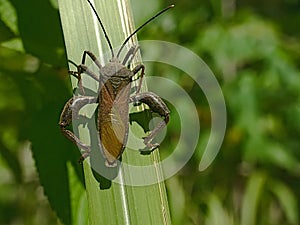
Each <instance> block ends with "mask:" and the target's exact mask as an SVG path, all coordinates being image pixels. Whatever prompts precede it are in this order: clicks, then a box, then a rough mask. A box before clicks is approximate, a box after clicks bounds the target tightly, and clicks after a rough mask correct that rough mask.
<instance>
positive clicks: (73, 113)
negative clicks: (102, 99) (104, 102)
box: [58, 96, 97, 161]
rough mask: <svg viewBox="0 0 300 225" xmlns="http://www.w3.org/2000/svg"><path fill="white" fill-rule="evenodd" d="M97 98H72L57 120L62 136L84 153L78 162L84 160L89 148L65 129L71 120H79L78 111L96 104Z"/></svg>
mask: <svg viewBox="0 0 300 225" xmlns="http://www.w3.org/2000/svg"><path fill="white" fill-rule="evenodd" d="M96 102H97V97H92V96H74V97H72V98H71V99H70V100H69V101H67V103H66V104H65V106H64V108H63V110H62V112H61V115H60V119H59V123H58V124H59V126H60V130H61V132H62V134H63V135H64V136H65V137H66V138H67V139H69V140H70V141H72V142H73V143H74V144H76V145H77V146H78V147H79V148H81V149H83V150H84V151H85V152H84V153H83V154H82V157H81V158H80V161H82V160H83V159H84V158H86V157H87V156H88V154H89V152H90V146H88V145H86V144H84V143H82V141H81V140H80V139H79V138H78V137H77V136H76V135H75V134H74V133H73V132H72V131H70V130H68V129H67V127H68V126H70V125H71V123H72V119H79V110H80V109H81V108H82V107H83V106H85V105H87V104H91V103H96Z"/></svg>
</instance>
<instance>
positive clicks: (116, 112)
mask: <svg viewBox="0 0 300 225" xmlns="http://www.w3.org/2000/svg"><path fill="white" fill-rule="evenodd" d="M87 1H88V3H89V4H90V6H91V8H92V10H93V11H94V13H95V15H96V16H97V18H98V21H99V23H100V26H101V28H102V31H103V33H104V35H105V38H106V41H107V43H108V45H109V48H110V51H111V56H112V57H111V59H110V61H109V63H107V64H106V65H104V66H102V65H101V64H100V62H99V60H98V59H97V57H96V56H95V55H94V54H93V53H92V52H90V51H84V53H83V57H82V62H81V64H80V65H76V64H75V63H73V62H72V61H70V62H71V63H72V64H74V65H75V66H76V67H77V71H71V72H70V74H71V75H73V76H75V77H76V78H77V79H78V86H79V90H80V93H81V94H82V96H74V97H72V98H71V99H70V100H69V101H68V102H67V103H66V104H65V106H64V108H63V111H62V113H61V116H60V120H59V125H60V129H61V131H62V133H63V134H64V136H66V137H67V138H68V139H69V140H71V141H72V142H73V143H75V144H76V145H77V146H78V147H80V148H81V149H83V150H84V153H83V154H82V157H81V160H83V159H84V158H86V157H87V156H88V155H89V153H90V151H91V147H90V146H88V145H86V144H84V143H82V141H81V140H80V139H79V138H78V137H77V136H76V135H75V134H74V133H73V132H71V131H70V130H68V129H67V127H68V126H69V125H70V124H71V122H72V118H73V119H76V117H77V116H78V112H79V110H80V109H81V108H82V107H83V106H85V105H87V104H91V103H98V116H97V129H98V136H99V148H100V150H101V152H102V155H103V157H104V158H105V159H106V162H105V165H106V166H107V167H115V166H116V165H117V160H118V159H119V158H120V157H121V155H122V153H123V151H124V149H125V146H126V143H127V138H128V129H129V104H130V103H133V104H134V105H139V104H141V103H145V104H147V105H148V106H149V108H150V109H151V111H152V112H154V113H158V114H159V115H160V116H161V117H163V118H164V120H163V121H161V122H160V123H158V124H157V125H156V127H155V128H154V129H153V130H152V131H151V132H150V134H149V135H148V136H147V137H145V138H144V144H145V145H146V146H147V148H148V150H147V151H148V152H151V151H153V150H155V149H156V148H157V147H158V146H159V144H158V143H152V141H153V138H154V137H155V136H156V134H157V133H158V132H159V131H160V130H161V129H163V128H164V127H165V126H166V124H167V123H168V121H169V114H170V111H169V109H168V107H167V106H166V104H165V103H164V102H163V101H162V99H161V98H160V97H159V96H158V95H156V94H154V93H152V92H144V93H140V88H141V84H142V78H143V76H144V71H145V66H144V65H142V64H139V65H137V66H136V67H135V68H133V69H132V70H130V69H129V68H130V63H131V61H132V59H133V58H134V56H135V54H136V52H137V51H138V49H139V47H138V46H132V47H131V48H130V49H129V51H128V52H127V54H126V55H125V57H124V59H123V61H122V62H121V61H120V59H119V56H120V53H121V51H122V49H123V48H124V47H125V45H126V43H127V42H128V41H129V39H130V38H131V37H132V36H133V35H135V34H136V33H137V32H138V31H139V30H140V29H141V28H143V27H144V26H145V25H146V24H147V23H149V22H150V21H152V20H153V19H154V18H155V17H157V16H159V15H160V14H162V13H164V12H165V11H167V10H168V9H170V8H172V7H174V5H171V6H169V7H167V8H165V9H163V10H162V11H160V12H158V13H157V14H156V15H155V16H153V17H152V18H150V19H149V20H147V21H146V22H145V23H144V24H142V25H141V26H140V27H139V28H137V29H136V30H135V31H134V32H133V33H132V34H130V35H129V36H128V37H127V38H126V40H125V41H124V43H123V44H122V46H121V47H120V49H119V51H118V53H117V55H116V56H115V54H114V51H113V48H112V45H111V42H110V40H109V38H108V36H107V33H106V31H105V29H104V26H103V24H102V22H101V19H100V17H99V16H98V14H97V12H96V9H95V8H94V6H93V5H92V3H91V2H90V1H89V0H87ZM87 56H89V57H90V58H91V59H92V60H93V62H94V63H95V64H96V66H97V68H98V69H99V74H100V75H99V76H98V75H97V74H96V73H94V72H93V71H92V70H90V69H89V68H88V67H87V66H86V65H85V60H86V57H87ZM126 65H127V66H126ZM139 71H141V73H140V75H139V78H140V80H139V84H138V86H137V89H136V92H135V94H134V95H133V96H131V97H130V90H131V83H132V81H133V77H134V76H135V75H136V74H137V73H138V72H139ZM82 73H85V74H87V75H88V76H91V77H92V78H93V79H95V80H96V81H97V82H99V90H98V96H96V97H95V96H86V95H84V89H83V86H82V82H81V74H82ZM74 117H75V118H74Z"/></svg>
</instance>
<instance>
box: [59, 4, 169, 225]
mask: <svg viewBox="0 0 300 225" xmlns="http://www.w3.org/2000/svg"><path fill="white" fill-rule="evenodd" d="M95 8H96V10H97V12H98V14H99V16H100V18H101V20H102V22H103V24H104V27H105V29H106V31H107V33H108V36H109V37H110V40H111V42H112V45H113V46H115V47H118V46H120V45H121V44H122V42H123V41H124V40H125V38H126V37H127V36H128V35H129V34H130V33H131V32H132V31H133V30H134V29H133V27H134V26H133V22H132V15H131V11H130V7H129V3H128V1H125V0H111V1H105V0H97V1H96V2H95ZM59 10H60V15H61V21H62V27H63V33H64V38H65V44H66V49H67V55H68V58H69V59H72V60H73V61H75V62H80V61H81V57H82V53H83V51H84V50H92V51H93V53H95V55H97V56H99V57H100V61H101V63H102V64H103V63H104V61H105V60H104V59H105V57H103V56H105V55H107V57H108V58H109V57H111V56H110V54H109V51H108V50H109V49H108V44H107V42H106V41H105V39H104V35H103V33H102V32H101V30H100V25H99V23H98V22H97V20H96V18H95V16H94V15H93V13H92V10H91V8H90V6H89V4H88V3H87V1H85V0H82V1H79V0H59ZM129 45H132V42H130V43H129ZM124 52H126V50H125V51H124ZM106 53H108V54H106ZM101 57H102V58H101ZM107 57H106V61H107ZM136 58H138V57H136ZM135 60H137V59H135ZM84 84H85V86H88V87H91V88H93V89H96V87H97V84H96V82H95V81H94V80H92V79H87V80H84ZM76 85H77V84H76V81H75V80H73V87H76ZM143 88H144V89H145V87H143ZM133 124H134V125H133V127H132V128H131V130H133V131H135V132H137V133H140V136H143V135H144V133H141V128H140V127H138V126H137V124H136V123H133ZM84 132H86V135H81V136H80V138H81V139H82V140H83V142H86V143H88V142H89V139H90V138H89V135H88V131H81V134H83V133H84ZM158 161H159V154H158V151H155V152H153V153H152V154H151V155H149V156H142V155H140V154H139V153H138V151H130V150H128V149H126V150H125V153H124V155H123V162H126V163H128V164H130V165H131V164H133V165H139V166H146V165H153V164H155V165H156V166H154V167H152V169H151V170H150V174H149V173H145V172H141V174H140V176H141V177H142V178H143V179H145V178H147V177H148V176H150V175H151V174H152V175H153V176H155V177H156V179H157V180H158V181H159V180H160V181H161V180H163V179H162V176H163V175H162V170H161V168H160V167H159V166H157V162H158ZM84 172H85V182H86V191H87V198H88V205H89V206H88V208H89V222H90V224H106V225H107V224H171V222H170V214H169V207H168V204H167V197H166V191H165V186H164V183H163V182H157V183H156V184H152V185H147V186H130V185H124V184H119V183H115V182H112V183H111V185H108V186H107V187H104V188H103V185H104V186H105V184H103V183H100V185H102V189H100V188H99V182H98V180H97V179H96V176H94V175H93V171H92V170H91V168H90V166H89V164H88V163H87V160H86V161H85V162H84ZM119 179H120V180H121V181H122V182H123V183H127V184H128V183H132V182H134V179H135V177H134V176H133V175H132V174H131V173H130V171H129V170H128V169H126V167H125V168H123V167H121V170H120V173H119ZM122 182H121V183H122Z"/></svg>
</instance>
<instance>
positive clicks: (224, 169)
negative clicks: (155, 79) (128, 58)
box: [0, 0, 300, 225]
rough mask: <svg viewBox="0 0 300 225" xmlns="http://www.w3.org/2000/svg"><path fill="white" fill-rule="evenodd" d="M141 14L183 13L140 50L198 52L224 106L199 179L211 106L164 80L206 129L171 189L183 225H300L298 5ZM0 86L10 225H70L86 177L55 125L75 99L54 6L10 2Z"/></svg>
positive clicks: (227, 4) (156, 1)
mask: <svg viewBox="0 0 300 225" xmlns="http://www.w3.org/2000/svg"><path fill="white" fill-rule="evenodd" d="M131 2H132V5H133V14H134V18H135V23H136V24H137V25H138V24H141V23H142V22H144V21H145V20H146V19H147V18H149V17H150V16H152V15H153V14H154V13H155V12H157V11H158V10H159V9H161V8H163V7H164V6H166V5H169V4H171V3H174V4H175V5H176V7H175V8H174V9H172V10H170V11H169V12H168V13H167V14H165V15H164V16H163V17H161V18H160V19H159V20H157V21H155V22H153V23H152V24H151V25H149V26H147V27H146V28H145V29H143V30H142V31H141V32H140V33H139V35H138V37H139V39H140V40H144V39H158V40H164V41H169V42H174V43H177V44H179V45H182V46H184V47H187V48H189V49H190V50H192V51H193V52H195V53H196V54H197V55H199V56H200V57H201V58H202V59H203V60H204V61H205V62H206V63H207V65H209V67H210V68H211V69H212V71H213V72H214V74H215V75H216V77H217V79H218V81H219V83H220V86H221V88H222V90H223V94H224V97H225V100H226V107H227V113H228V117H227V131H226V136H225V138H224V143H223V145H222V148H221V150H220V152H219V154H218V156H217V158H216V159H215V160H214V162H213V163H212V165H211V166H210V167H209V168H208V169H207V170H205V171H203V172H199V170H198V166H199V162H200V160H201V154H200V153H199V152H201V149H202V148H203V143H202V142H201V140H202V136H201V135H204V136H203V138H206V137H205V135H207V134H209V130H210V111H209V107H208V104H207V102H206V101H205V98H204V96H202V95H200V96H202V97H199V93H200V92H201V90H200V88H199V87H198V86H197V85H196V84H195V83H193V81H192V80H191V79H190V78H189V77H187V75H185V74H180V71H177V72H174V73H176V74H170V72H169V71H165V70H164V69H159V68H158V71H159V74H161V76H168V77H172V76H174V77H176V81H177V82H178V83H179V84H180V85H181V86H182V87H183V88H184V89H185V90H186V91H187V92H188V93H189V95H190V96H191V98H192V99H193V100H194V102H195V104H196V107H197V109H198V113H199V118H200V122H201V135H200V141H199V145H198V149H197V151H196V152H195V154H194V156H193V157H192V159H191V160H190V161H189V163H188V164H187V165H186V166H185V167H184V168H183V169H182V170H181V171H180V172H179V173H178V174H177V175H176V176H174V177H172V178H171V179H169V180H167V181H166V185H167V192H168V197H169V203H170V209H171V216H172V221H173V224H175V225H176V224H178V225H179V224H209V225H218V224H222V225H227V224H242V225H251V224H262V225H263V224H272V225H273V224H274V225H277V224H293V225H297V224H299V211H300V210H299V200H300V188H299V187H300V151H299V150H300V138H299V136H300V135H299V134H300V94H299V93H300V72H299V71H300V70H299V66H300V60H299V59H300V29H299V24H300V14H299V10H300V1H299V0H272V1H271V0H265V1H257V0H244V1H234V0H204V1H195V0H185V1H172V2H171V1H162V0H151V1H148V2H144V1H138V0H132V1H131ZM145 5H147V7H145ZM100 14H101V12H100ZM156 74H157V73H156ZM0 79H1V82H0V115H1V116H0V120H1V122H0V155H1V157H0V171H1V175H0V224H5V225H6V224H14V225H18V224H61V222H59V221H58V219H57V215H58V216H59V217H60V218H61V221H62V222H63V223H65V224H70V223H71V222H70V214H71V211H70V206H69V202H70V198H71V197H74V195H72V194H70V193H69V192H70V187H73V183H72V182H76V179H78V180H77V182H79V181H82V171H81V168H80V166H78V164H77V162H76V161H77V159H78V155H79V153H78V151H76V150H74V151H72V152H70V149H75V147H74V146H73V145H72V144H71V143H69V142H68V141H67V140H65V139H64V137H62V135H61V134H60V131H59V127H58V125H57V123H58V119H59V115H60V111H61V109H62V107H63V105H64V102H65V101H66V100H67V99H68V98H69V97H70V96H71V94H72V92H71V86H70V83H69V77H68V73H67V60H66V55H65V49H64V42H63V36H62V31H61V26H60V21H59V13H58V10H57V2H56V1H55V0H50V1H47V0H27V1H21V0H10V1H9V0H0ZM179 125H180V124H176V121H172V125H171V126H170V128H169V129H168V134H167V141H168V140H170V141H171V140H172V139H174V137H176V135H177V134H176V129H175V128H176V127H177V126H179ZM172 128H174V130H172ZM172 137H173V138H172ZM175 142H176V141H175ZM168 146H170V147H172V145H170V144H165V146H164V147H163V148H164V149H165V148H167V147H168ZM66 149H68V150H69V151H67V150H66ZM202 150H203V149H202ZM170 151H172V149H170ZM164 154H168V153H162V155H163V157H164ZM71 164H74V166H73V167H72V168H74V169H73V170H72V171H71V172H72V173H71V175H72V174H73V175H74V177H76V179H75V180H72V179H69V178H70V176H71V175H70V169H69V172H68V168H70V167H71V166H70V165H71ZM75 174H76V175H75ZM79 183H80V182H79ZM70 196H71V197H70ZM49 203H50V204H51V206H50V204H49ZM51 208H52V209H55V212H53V210H52V209H51Z"/></svg>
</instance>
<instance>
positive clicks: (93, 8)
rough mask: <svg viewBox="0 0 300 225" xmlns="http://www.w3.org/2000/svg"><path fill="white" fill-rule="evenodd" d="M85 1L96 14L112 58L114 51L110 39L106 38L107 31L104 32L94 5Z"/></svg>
mask: <svg viewBox="0 0 300 225" xmlns="http://www.w3.org/2000/svg"><path fill="white" fill-rule="evenodd" d="M87 1H88V3H89V4H90V6H91V8H92V10H93V11H94V13H95V15H96V17H97V19H98V21H99V23H100V26H101V29H102V31H103V33H104V36H105V39H106V41H107V43H108V45H109V49H110V51H111V56H112V58H113V57H114V56H115V54H114V51H113V48H112V45H111V42H110V40H109V38H108V35H107V33H106V31H105V29H104V26H103V24H102V21H101V19H100V17H99V15H98V13H97V11H96V9H95V7H94V6H93V4H92V3H91V2H90V0H87Z"/></svg>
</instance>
